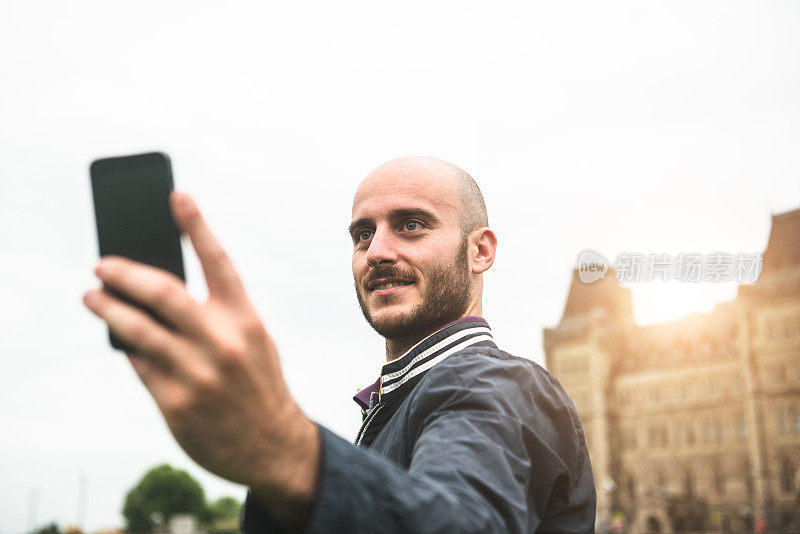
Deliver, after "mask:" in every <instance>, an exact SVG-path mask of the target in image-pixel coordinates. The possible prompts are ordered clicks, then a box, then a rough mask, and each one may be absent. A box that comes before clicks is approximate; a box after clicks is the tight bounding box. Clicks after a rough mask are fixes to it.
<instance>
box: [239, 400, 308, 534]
mask: <svg viewBox="0 0 800 534" xmlns="http://www.w3.org/2000/svg"><path fill="white" fill-rule="evenodd" d="M287 432H289V435H287V436H286V437H287V441H286V443H287V444H286V446H285V448H284V451H283V454H282V455H281V456H283V458H282V459H281V461H274V459H273V461H272V462H271V466H270V469H269V470H268V471H269V474H268V477H267V480H265V481H263V482H262V483H259V484H257V485H254V486H253V487H251V488H250V489H251V496H252V498H253V499H255V501H256V502H258V504H259V505H261V506H263V507H264V508H265V509H266V510H268V511H269V513H270V514H271V515H272V516H273V518H274V519H275V521H277V522H278V523H279V524H280V525H281V526H282V527H283V528H284V529H285V530H286V531H287V532H302V531H303V530H304V529H305V527H306V525H307V523H308V521H309V518H310V516H311V512H312V510H313V506H314V499H315V498H316V493H317V484H318V477H319V464H320V435H319V428H318V427H317V425H316V424H315V423H313V422H312V421H310V420H309V419H307V418H306V417H305V416H302V417H301V418H300V419H299V420H297V421H296V422H293V423H292V424H291V425H290V426H289V427H288V428H287Z"/></svg>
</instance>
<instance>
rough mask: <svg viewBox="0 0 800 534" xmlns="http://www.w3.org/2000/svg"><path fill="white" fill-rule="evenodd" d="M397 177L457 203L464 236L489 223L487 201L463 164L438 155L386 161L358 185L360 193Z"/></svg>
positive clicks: (396, 179)
mask: <svg viewBox="0 0 800 534" xmlns="http://www.w3.org/2000/svg"><path fill="white" fill-rule="evenodd" d="M398 180H400V181H402V182H403V183H404V184H405V185H409V186H411V187H414V188H415V189H418V190H419V193H421V194H424V193H428V194H430V195H436V196H437V197H438V198H439V200H445V201H448V202H450V203H453V204H455V205H454V207H455V208H456V209H457V212H458V214H459V215H458V216H459V226H460V227H461V232H462V234H464V235H465V236H466V235H467V234H469V233H470V232H471V231H472V230H475V229H476V228H483V227H485V226H489V217H488V215H487V212H486V203H485V202H484V200H483V194H482V193H481V190H480V188H479V187H478V184H477V183H476V182H475V180H474V179H473V178H472V176H470V175H469V173H467V171H465V170H464V169H462V168H461V167H458V166H456V165H453V164H452V163H449V162H447V161H444V160H441V159H438V158H432V157H427V156H409V157H402V158H396V159H393V160H390V161H387V162H386V163H384V164H383V165H381V166H379V167H378V168H376V169H375V170H373V171H372V172H371V173H370V174H369V175H367V177H366V178H365V179H364V180H363V181H362V183H361V185H360V186H359V192H360V191H362V190H363V189H365V186H375V185H378V184H380V183H381V182H383V183H385V184H386V186H387V187H389V188H391V187H393V183H394V184H396V183H397V181H398ZM359 192H357V193H356V198H355V199H354V205H355V202H356V201H357V200H358V198H359Z"/></svg>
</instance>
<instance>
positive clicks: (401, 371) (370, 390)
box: [353, 317, 496, 412]
mask: <svg viewBox="0 0 800 534" xmlns="http://www.w3.org/2000/svg"><path fill="white" fill-rule="evenodd" d="M478 343H481V344H484V345H489V346H493V347H496V345H495V344H494V340H493V338H492V331H491V329H490V328H489V323H487V322H486V321H485V320H484V319H483V318H482V317H462V318H461V319H458V320H456V321H453V322H452V323H448V324H446V325H445V326H443V327H442V328H440V329H439V330H437V331H436V332H434V333H432V334H431V335H429V336H428V337H426V338H424V339H423V340H421V341H420V342H419V343H417V344H416V345H414V346H413V347H411V348H410V349H408V351H406V353H405V354H403V355H402V356H401V357H399V358H397V359H396V360H393V361H391V362H389V363H387V364H385V365H384V366H383V367H382V368H381V376H380V378H379V379H378V380H377V381H376V382H375V383H374V384H372V385H371V386H369V387H366V388H364V389H362V390H361V391H359V392H358V393H357V394H356V395H355V396H354V397H353V400H354V401H356V403H358V405H359V406H360V407H361V408H362V410H363V411H365V412H367V411H369V410H370V409H372V408H373V407H374V406H375V405H376V404H386V403H388V402H390V401H391V400H392V399H394V398H395V397H398V396H402V392H403V391H405V390H407V389H408V388H409V387H411V386H412V385H413V384H414V383H416V382H417V380H416V379H417V378H418V377H420V376H421V375H423V374H424V373H425V372H427V371H428V370H430V369H431V368H432V367H434V366H435V365H437V364H438V363H439V362H441V361H443V360H444V359H445V358H447V357H448V356H450V355H451V354H453V353H455V352H458V351H459V350H462V349H464V348H466V347H469V346H470V345H475V344H478Z"/></svg>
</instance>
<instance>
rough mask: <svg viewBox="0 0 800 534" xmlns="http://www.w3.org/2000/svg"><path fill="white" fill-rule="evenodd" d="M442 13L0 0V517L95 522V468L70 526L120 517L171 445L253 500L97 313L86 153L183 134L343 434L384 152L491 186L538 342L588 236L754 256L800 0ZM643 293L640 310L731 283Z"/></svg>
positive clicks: (178, 152) (222, 485)
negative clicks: (359, 241)
mask: <svg viewBox="0 0 800 534" xmlns="http://www.w3.org/2000/svg"><path fill="white" fill-rule="evenodd" d="M431 4H432V3H430V2H428V3H416V2H403V3H401V4H398V3H393V4H391V5H388V4H387V5H378V3H376V2H364V3H341V2H336V3H332V2H319V3H315V4H307V3H281V4H280V5H279V6H280V7H278V6H277V5H276V6H273V5H265V4H264V3H262V2H255V3H246V4H245V3H235V2H227V3H219V2H135V3H134V2H128V3H120V2H100V1H98V2H31V1H27V2H22V1H9V0H5V1H4V2H3V3H2V7H0V247H1V248H0V251H1V252H0V254H2V261H0V303H1V304H0V534H20V533H22V532H23V531H25V529H26V528H28V527H29V526H30V525H29V523H30V522H32V521H34V520H35V522H36V523H37V524H39V525H40V524H43V523H45V522H48V521H56V522H58V523H59V524H61V525H62V526H63V525H65V524H69V523H75V522H76V521H78V520H80V517H79V510H78V499H77V493H78V487H79V479H80V477H81V476H85V477H86V479H87V480H88V507H87V514H86V518H85V523H84V525H83V526H85V527H88V529H90V530H93V529H98V528H104V527H114V526H121V525H122V522H123V521H122V517H121V515H120V509H121V505H122V500H123V496H124V494H125V492H126V491H127V489H129V488H130V487H131V486H132V485H133V484H134V483H135V482H136V481H137V480H138V478H139V477H140V476H141V475H142V473H143V472H144V471H145V470H146V469H148V468H149V467H151V466H153V465H155V464H158V463H160V462H165V461H166V462H170V463H172V464H174V465H177V466H180V467H183V468H186V469H188V470H189V471H190V472H191V473H192V474H194V475H195V476H197V477H198V478H199V479H200V480H201V482H202V484H203V485H204V487H205V488H206V490H207V492H208V494H209V495H210V496H211V497H218V496H220V495H223V494H231V495H235V496H237V497H243V496H244V489H243V488H241V487H239V486H236V485H233V484H229V483H226V482H224V481H222V480H220V479H218V478H215V477H213V476H212V475H209V474H207V473H205V472H204V471H203V470H202V469H201V468H199V467H197V466H196V465H195V464H193V463H192V461H191V460H189V459H188V457H187V456H185V455H184V454H183V453H182V452H181V450H180V449H179V448H178V447H177V446H176V445H175V443H174V441H173V439H172V437H171V435H170V434H169V432H168V430H167V428H166V426H165V424H164V423H163V421H162V418H161V416H160V414H159V412H158V411H157V409H156V407H155V405H154V404H153V402H152V401H151V399H150V398H149V396H148V395H147V393H146V391H145V390H144V388H143V387H142V386H141V385H140V383H139V381H138V379H137V378H136V376H135V374H134V373H133V371H132V370H131V369H130V367H129V365H128V363H127V361H126V360H125V359H124V357H122V356H121V355H120V354H117V353H115V352H113V351H112V350H111V348H110V347H109V346H108V343H107V339H106V332H105V328H104V326H103V324H102V323H101V322H100V321H99V320H98V319H96V318H95V317H93V316H92V315H91V314H90V313H89V312H88V311H86V310H85V309H84V308H83V307H82V305H81V302H80V297H81V294H82V293H83V292H84V291H85V290H86V289H88V288H90V287H93V286H94V285H95V280H94V278H93V275H92V268H93V266H94V265H95V263H96V258H97V241H96V236H95V228H94V219H93V212H92V200H91V196H90V189H89V177H88V165H89V163H90V161H91V160H92V159H94V158H97V157H102V156H110V155H120V154H128V153H137V152H144V151H149V150H154V149H157V150H163V151H165V152H167V153H169V155H170V156H171V157H172V161H173V168H174V173H175V182H176V186H177V187H178V188H180V189H183V190H186V191H189V192H190V193H192V194H193V195H194V196H195V198H196V199H197V201H198V203H199V205H200V207H201V209H202V210H204V212H205V214H206V216H207V219H208V220H209V222H210V223H211V225H212V227H213V229H214V230H215V232H216V233H217V234H218V236H219V238H220V239H221V240H222V241H223V243H224V244H225V246H226V248H227V249H228V251H229V252H230V254H231V255H232V256H233V258H234V260H235V262H236V264H237V266H238V268H239V270H240V272H241V274H242V276H243V277H244V279H245V282H246V284H247V287H248V289H249V292H250V294H251V297H252V299H253V300H254V301H255V302H256V304H257V306H258V308H259V310H260V312H261V313H262V316H263V319H264V321H265V322H266V324H267V326H268V328H269V330H270V331H271V333H272V334H273V336H274V337H275V338H276V339H277V341H278V343H279V347H280V350H281V354H282V361H283V364H284V369H285V373H286V375H287V378H288V380H289V383H290V386H291V388H292V391H293V393H294V394H295V395H296V397H297V398H298V400H299V402H300V403H301V405H302V406H303V408H304V409H305V410H306V411H307V413H308V414H309V415H310V416H311V417H312V418H314V419H315V420H317V421H319V422H320V423H322V424H324V425H327V426H328V427H330V428H331V429H333V430H334V431H336V432H337V433H340V434H341V435H343V436H345V437H348V438H351V437H352V436H353V435H354V434H355V432H356V431H357V428H358V424H359V412H358V410H357V409H356V406H355V405H354V404H353V402H352V401H351V400H350V396H351V395H352V394H353V393H354V392H355V389H356V387H357V386H364V385H367V384H369V383H371V382H372V381H373V380H374V379H375V378H376V377H377V375H378V371H379V368H380V364H381V362H382V358H383V348H382V343H381V341H382V340H381V338H380V337H378V336H377V334H375V333H373V332H372V331H371V330H370V329H369V327H368V326H367V325H366V323H365V322H364V320H363V318H362V317H361V314H360V311H359V310H358V307H357V304H356V299H355V296H354V294H353V288H352V276H351V272H350V254H351V251H352V244H351V242H350V241H349V239H348V236H347V233H346V230H345V229H346V226H347V224H348V223H349V216H350V207H351V200H352V194H353V192H354V190H355V187H356V185H357V184H358V182H359V180H360V179H361V178H362V177H363V176H364V175H365V174H366V173H367V172H369V171H370V170H371V169H372V168H374V167H375V166H377V165H379V164H380V163H382V162H383V161H385V160H387V159H390V158H393V157H396V156H402V155H418V154H422V155H432V156H437V157H440V158H443V159H446V160H449V161H452V162H454V163H456V164H458V165H460V166H462V167H463V168H465V169H466V170H467V171H468V172H470V173H471V174H472V175H473V176H474V177H475V178H476V179H477V180H478V182H479V184H480V185H481V186H482V188H483V191H484V194H485V197H486V201H487V204H488V207H489V215H490V222H491V226H493V227H494V229H495V230H496V232H497V234H498V236H499V240H500V244H499V250H498V254H497V260H496V263H495V265H494V267H493V268H492V270H491V271H490V272H489V273H488V274H487V275H486V284H485V285H486V289H485V300H484V303H485V306H484V311H485V316H486V317H487V319H488V320H489V322H490V324H491V325H492V327H493V330H494V333H495V337H496V339H497V341H498V343H499V345H500V346H501V347H502V348H504V349H506V350H508V351H510V352H513V353H515V354H518V355H520V356H525V357H528V358H531V359H532V360H534V361H537V362H540V363H542V362H543V352H542V347H541V331H542V328H543V327H546V326H552V325H555V324H557V322H558V320H559V318H560V314H561V312H562V310H563V305H564V299H565V297H566V291H567V288H568V284H569V280H570V276H571V268H572V265H573V263H574V261H575V257H576V255H577V253H578V252H579V251H580V250H581V249H584V248H587V247H588V248H593V249H595V250H598V251H601V252H602V253H603V254H605V255H606V256H607V257H609V258H613V257H614V256H615V255H616V254H618V253H619V252H623V251H638V252H644V253H671V254H675V253H678V252H682V251H683V252H692V251H694V252H703V253H709V252H714V251H728V252H731V253H736V252H746V253H751V252H760V251H762V250H763V248H764V246H765V245H766V240H767V236H768V232H769V222H770V214H771V213H773V212H780V211H785V210H789V209H794V208H797V207H800V180H799V178H800V150H798V147H799V146H800V96H799V95H800V31H798V29H799V28H800V4H798V3H797V2H748V3H742V2H730V1H723V2H680V1H678V2H675V1H671V2H659V3H650V2H647V3H645V2H630V3H617V2H613V3H608V2H585V3H583V2H580V3H575V2H549V3H547V4H544V5H542V4H536V5H528V3H524V4H523V3H519V4H505V3H500V2H492V3H485V2H463V1H460V2H453V3H450V4H444V3H439V4H438V5H437V6H436V7H434V6H432V5H431ZM185 253H186V256H187V260H188V263H189V270H188V278H189V287H190V290H191V291H192V292H193V293H194V294H195V295H197V296H198V297H201V296H202V295H203V293H204V287H203V279H202V275H201V273H200V271H199V270H198V267H197V263H196V259H195V257H194V255H193V253H192V252H191V251H190V249H188V248H186V249H185ZM631 287H632V289H633V295H634V307H635V310H636V316H637V319H638V320H639V321H640V322H642V323H649V322H654V321H661V320H665V319H670V318H675V317H679V316H681V315H682V314H685V313H687V312H690V311H702V310H706V311H707V310H709V309H710V307H711V306H712V305H713V303H714V302H718V301H724V300H729V299H731V298H733V297H734V295H735V287H734V285H733V284H730V283H728V284H708V283H707V284H686V283H683V284H681V283H679V282H669V283H666V284H665V283H661V282H653V283H648V284H632V285H631ZM32 502H36V503H37V505H36V506H35V507H31V505H30V503H32ZM34 508H35V510H34ZM34 511H35V517H34V515H33V514H32V512H34Z"/></svg>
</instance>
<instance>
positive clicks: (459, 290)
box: [350, 161, 472, 339]
mask: <svg viewBox="0 0 800 534" xmlns="http://www.w3.org/2000/svg"><path fill="white" fill-rule="evenodd" d="M392 163H393V162H390V163H389V164H386V165H384V166H382V167H379V168H378V169H376V170H375V171H374V172H373V173H372V174H371V175H370V176H368V177H367V178H366V179H365V180H364V182H362V184H361V186H360V187H359V189H358V191H357V192H356V196H355V199H354V201H353V217H352V224H351V227H350V230H351V236H352V238H353V243H354V248H353V278H354V282H355V288H356V296H357V297H358V302H359V304H360V306H361V310H362V312H363V313H364V317H366V319H367V321H368V322H369V324H370V325H371V326H372V327H373V328H374V329H375V330H376V331H377V332H378V333H379V334H381V335H382V336H384V337H386V338H389V339H397V338H402V337H406V336H409V335H413V334H415V333H419V332H424V331H428V330H432V329H435V328H438V327H440V326H442V325H444V324H446V323H447V322H449V321H453V320H455V319H458V318H459V317H461V316H462V315H463V314H464V312H465V311H466V310H467V308H468V307H469V305H470V302H471V298H472V283H471V275H470V265H469V258H468V256H467V254H468V250H467V241H466V239H465V238H464V237H463V236H462V233H461V228H460V220H461V219H460V209H461V205H460V201H459V198H460V197H459V194H458V189H457V184H456V181H455V178H453V177H449V176H448V175H447V174H446V173H445V170H443V169H441V168H438V166H437V165H436V164H435V163H432V162H418V161H414V162H403V163H395V164H392ZM443 173H444V174H443Z"/></svg>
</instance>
